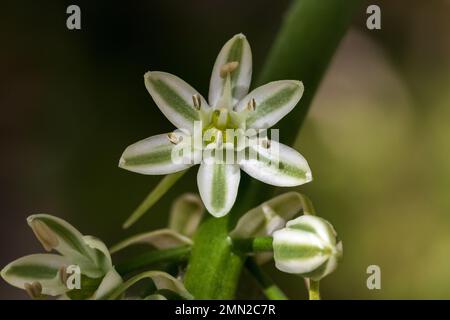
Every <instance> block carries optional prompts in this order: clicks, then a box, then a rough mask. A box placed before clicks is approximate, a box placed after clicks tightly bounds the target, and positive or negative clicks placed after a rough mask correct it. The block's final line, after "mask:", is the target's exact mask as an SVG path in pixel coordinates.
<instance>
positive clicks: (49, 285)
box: [1, 254, 70, 296]
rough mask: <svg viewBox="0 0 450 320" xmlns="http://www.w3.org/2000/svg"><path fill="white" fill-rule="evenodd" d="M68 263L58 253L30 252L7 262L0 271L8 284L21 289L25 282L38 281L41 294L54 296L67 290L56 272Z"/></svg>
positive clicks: (68, 262) (68, 263)
mask: <svg viewBox="0 0 450 320" xmlns="http://www.w3.org/2000/svg"><path fill="white" fill-rule="evenodd" d="M68 265H70V261H69V260H68V259H67V258H65V257H63V256H60V255H56V254H32V255H28V256H25V257H22V258H19V259H17V260H15V261H13V262H11V263H10V264H8V265H7V266H6V267H5V268H3V270H2V271H1V276H2V278H3V279H4V280H5V281H6V282H8V283H9V284H10V285H12V286H15V287H17V288H21V289H25V284H26V283H33V282H39V283H40V284H41V286H42V293H43V294H46V295H51V296H55V295H60V294H62V293H64V292H66V291H67V288H66V287H65V285H64V284H63V283H62V282H61V280H60V279H59V276H58V272H59V270H60V268H61V267H63V266H68Z"/></svg>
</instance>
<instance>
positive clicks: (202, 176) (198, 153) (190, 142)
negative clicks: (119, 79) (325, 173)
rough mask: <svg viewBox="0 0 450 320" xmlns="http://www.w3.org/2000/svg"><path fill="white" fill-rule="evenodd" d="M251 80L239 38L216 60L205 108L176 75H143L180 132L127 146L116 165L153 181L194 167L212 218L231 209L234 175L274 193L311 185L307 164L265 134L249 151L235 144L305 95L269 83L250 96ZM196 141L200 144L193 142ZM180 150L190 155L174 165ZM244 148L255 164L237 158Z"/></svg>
mask: <svg viewBox="0 0 450 320" xmlns="http://www.w3.org/2000/svg"><path fill="white" fill-rule="evenodd" d="M251 78H252V54H251V49H250V45H249V43H248V41H247V39H246V37H245V36H244V35H243V34H238V35H235V36H234V37H233V38H231V39H230V40H229V41H228V42H227V43H226V44H225V45H224V46H223V48H222V50H221V51H220V53H219V55H218V57H217V59H216V62H215V64H214V68H213V71H212V75H211V81H210V85H209V99H208V101H209V103H207V102H206V100H205V99H204V98H203V97H202V96H201V95H200V94H199V93H198V92H197V91H196V90H195V89H194V88H192V87H191V86H190V85H189V84H187V83H186V82H184V81H183V80H181V79H180V78H178V77H177V76H174V75H172V74H169V73H165V72H159V71H150V72H147V73H146V74H145V75H144V79H145V86H146V88H147V90H148V92H149V93H150V95H151V96H152V98H153V100H154V101H155V103H156V105H157V106H158V107H159V109H160V110H161V112H162V113H163V114H164V115H165V116H166V118H167V119H168V120H169V121H170V122H172V123H173V124H174V125H175V126H176V127H177V128H178V129H179V131H175V132H171V133H168V134H161V135H157V136H153V137H150V138H147V139H145V140H142V141H139V142H137V143H135V144H133V145H131V146H129V147H128V148H127V149H126V150H125V151H124V153H123V155H122V157H121V159H120V162H119V166H120V167H121V168H124V169H127V170H130V171H134V172H138V173H143V174H153V175H158V174H170V173H175V172H178V171H181V170H185V169H187V168H189V167H190V166H192V165H195V164H199V163H200V168H199V170H198V174H197V183H198V188H199V192H200V195H201V197H202V200H203V202H204V204H205V206H206V208H207V209H208V211H209V212H210V213H211V214H212V215H213V216H215V217H221V216H224V215H226V214H227V213H228V212H229V211H230V209H231V208H232V207H233V204H234V202H235V200H236V196H237V193H238V187H239V181H240V175H241V173H240V169H242V170H243V171H245V172H246V173H247V174H248V175H250V176H252V177H253V178H255V179H258V180H261V181H262V182H265V183H268V184H270V185H274V186H280V187H288V186H289V187H291V186H298V185H301V184H304V183H307V182H309V181H311V179H312V175H311V170H310V168H309V166H308V163H307V162H306V160H305V159H304V158H303V156H302V155H301V154H300V153H298V152H297V151H296V150H294V149H292V148H290V147H288V146H286V145H284V144H280V143H278V142H277V141H273V140H271V139H269V138H268V137H267V135H266V136H264V138H259V139H258V140H259V141H258V142H253V143H250V144H246V143H245V142H240V141H236V140H240V136H239V135H240V134H242V132H244V130H251V131H250V132H251V133H250V134H251V135H252V136H250V139H252V138H253V136H254V135H257V134H258V133H259V132H258V130H259V131H263V130H266V129H268V128H270V127H272V126H274V125H275V124H276V123H277V122H278V121H279V120H281V119H282V118H283V117H284V116H285V115H287V114H288V113H289V112H290V111H291V110H292V109H293V108H294V107H295V106H296V105H297V103H298V102H299V100H300V98H301V97H302V95H303V84H302V83H301V82H300V81H295V80H280V81H274V82H270V83H268V84H266V85H263V86H260V87H258V88H256V89H254V90H253V91H251V92H250V93H249V92H248V90H249V87H250V82H251ZM196 124H197V125H198V126H196ZM196 130H198V131H199V132H195V131H196ZM236 132H238V134H236ZM196 134H198V135H199V137H200V141H199V142H198V143H197V142H196V141H195V137H194V136H195V135H196ZM246 137H247V138H249V137H248V136H246ZM253 140H254V138H253ZM181 144H183V146H184V149H188V154H187V155H186V154H184V155H183V156H182V157H183V159H180V160H184V161H178V162H176V161H175V160H174V156H173V152H174V148H177V146H178V147H179V145H181ZM248 148H251V149H252V150H251V151H252V152H253V153H254V155H255V156H254V157H245V156H244V157H240V158H239V156H238V155H237V156H236V153H237V152H242V153H245V152H246V151H247V154H248V153H249V152H248V150H247V149H248ZM204 150H205V151H208V155H206V152H205V151H204ZM220 150H222V151H223V150H225V153H226V152H230V153H232V155H231V159H229V158H227V159H225V158H218V157H217V156H216V154H218V153H219V151H220ZM212 151H215V153H214V154H212ZM222 154H223V153H222ZM180 158H181V156H180ZM186 158H187V159H186ZM186 160H187V161H186ZM227 160H228V161H227Z"/></svg>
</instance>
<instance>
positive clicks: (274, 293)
mask: <svg viewBox="0 0 450 320" xmlns="http://www.w3.org/2000/svg"><path fill="white" fill-rule="evenodd" d="M245 267H246V268H247V270H248V271H249V272H250V273H251V274H252V275H253V277H254V278H255V280H256V281H257V282H258V284H259V286H260V287H261V290H262V291H263V292H264V295H265V296H266V297H267V299H269V300H287V297H286V295H285V294H284V293H283V291H281V289H280V288H279V287H278V286H277V285H276V284H275V283H274V282H273V281H272V279H271V278H270V277H269V276H268V275H267V274H265V273H264V271H263V270H262V269H261V268H260V266H259V265H258V264H257V263H256V261H255V259H254V258H251V257H250V258H248V259H247V261H246V262H245Z"/></svg>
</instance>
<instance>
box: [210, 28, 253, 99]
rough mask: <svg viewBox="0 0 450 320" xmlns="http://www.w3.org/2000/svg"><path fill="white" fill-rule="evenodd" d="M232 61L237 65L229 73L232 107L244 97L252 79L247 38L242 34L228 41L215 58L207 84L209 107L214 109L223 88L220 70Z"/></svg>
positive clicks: (250, 55) (223, 80)
mask: <svg viewBox="0 0 450 320" xmlns="http://www.w3.org/2000/svg"><path fill="white" fill-rule="evenodd" d="M234 61H236V62H238V63H239V65H238V66H237V68H236V69H235V70H234V71H233V72H232V73H231V79H230V80H231V95H232V98H233V101H232V105H233V106H234V105H236V104H237V102H238V101H239V100H240V99H242V98H243V97H245V95H246V94H247V92H248V88H249V86H250V81H251V78H252V52H251V49H250V45H249V44H248V41H247V38H246V37H245V36H244V35H243V34H237V35H235V36H234V37H233V38H231V39H230V40H228V42H227V43H225V45H224V46H223V47H222V49H221V50H220V52H219V55H218V56H217V59H216V62H215V64H214V68H213V71H212V74H211V81H210V84H209V104H210V106H212V107H216V105H217V103H218V102H219V99H220V98H221V96H222V93H223V89H224V87H225V83H226V79H224V77H222V76H221V74H220V73H221V72H220V70H221V69H222V67H223V66H224V65H225V64H227V63H229V62H234Z"/></svg>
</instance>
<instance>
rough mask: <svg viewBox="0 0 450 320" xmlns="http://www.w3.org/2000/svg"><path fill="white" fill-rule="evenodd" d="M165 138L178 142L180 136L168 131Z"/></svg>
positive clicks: (174, 142)
mask: <svg viewBox="0 0 450 320" xmlns="http://www.w3.org/2000/svg"><path fill="white" fill-rule="evenodd" d="M167 138H168V139H169V141H170V142H171V143H173V144H178V143H179V142H180V138H179V137H177V135H176V134H175V133H173V132H170V133H168V134H167Z"/></svg>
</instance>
